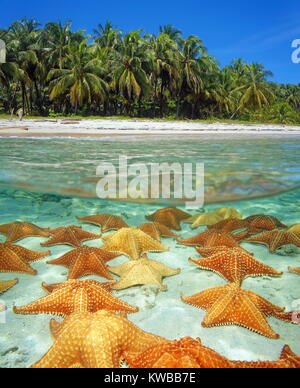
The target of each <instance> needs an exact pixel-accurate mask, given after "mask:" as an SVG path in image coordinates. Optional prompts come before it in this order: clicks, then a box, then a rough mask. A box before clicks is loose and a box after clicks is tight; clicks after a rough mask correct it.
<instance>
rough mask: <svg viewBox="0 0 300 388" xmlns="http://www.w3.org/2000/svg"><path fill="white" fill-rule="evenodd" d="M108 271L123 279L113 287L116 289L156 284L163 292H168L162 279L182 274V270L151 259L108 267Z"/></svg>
mask: <svg viewBox="0 0 300 388" xmlns="http://www.w3.org/2000/svg"><path fill="white" fill-rule="evenodd" d="M108 269H109V271H110V272H112V273H114V274H116V275H118V276H120V277H121V279H120V280H119V281H118V282H117V283H116V284H115V285H114V286H113V288H114V289H123V288H128V287H132V286H135V285H141V284H156V285H158V286H159V288H160V289H161V290H166V289H167V286H165V285H163V284H162V278H163V277H166V276H173V275H176V274H178V273H179V272H180V269H173V268H169V267H167V266H166V265H164V264H162V263H159V262H158V261H155V260H149V259H140V260H134V261H129V262H127V263H124V264H122V265H119V266H117V267H108Z"/></svg>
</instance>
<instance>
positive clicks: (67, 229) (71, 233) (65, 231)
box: [41, 225, 101, 247]
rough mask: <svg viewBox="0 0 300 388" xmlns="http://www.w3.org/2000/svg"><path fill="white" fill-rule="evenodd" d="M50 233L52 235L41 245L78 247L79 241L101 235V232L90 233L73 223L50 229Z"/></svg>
mask: <svg viewBox="0 0 300 388" xmlns="http://www.w3.org/2000/svg"><path fill="white" fill-rule="evenodd" d="M50 233H51V234H52V235H53V237H52V238H50V240H48V241H46V242H45V243H42V244H41V246H42V247H50V246H52V245H71V246H73V247H80V246H81V242H83V241H87V240H94V239H96V238H100V237H101V234H94V233H90V232H87V231H85V230H82V229H81V228H80V227H79V226H74V225H72V226H62V227H59V228H56V229H51V230H50Z"/></svg>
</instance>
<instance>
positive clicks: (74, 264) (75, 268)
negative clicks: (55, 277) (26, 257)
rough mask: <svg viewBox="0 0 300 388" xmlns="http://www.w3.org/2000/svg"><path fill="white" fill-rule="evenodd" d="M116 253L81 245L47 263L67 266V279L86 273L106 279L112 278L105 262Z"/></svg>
mask: <svg viewBox="0 0 300 388" xmlns="http://www.w3.org/2000/svg"><path fill="white" fill-rule="evenodd" d="M117 256H118V255H117V254H115V253H111V252H108V251H104V250H103V249H100V248H91V247H87V246H83V247H80V248H77V249H74V250H72V251H71V252H68V253H66V254H65V255H63V256H62V257H59V258H58V259H55V260H51V261H48V262H47V264H54V265H63V266H65V267H67V268H69V275H68V279H78V278H81V277H82V276H86V275H94V274H95V275H98V276H102V277H104V278H106V279H110V280H112V279H113V278H112V277H111V275H110V274H109V273H108V271H107V269H106V265H105V263H106V262H107V261H109V260H112V259H115V258H116V257H117Z"/></svg>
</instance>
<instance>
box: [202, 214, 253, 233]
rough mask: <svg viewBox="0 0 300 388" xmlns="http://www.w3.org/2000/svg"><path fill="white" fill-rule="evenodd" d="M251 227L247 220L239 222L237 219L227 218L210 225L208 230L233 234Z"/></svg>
mask: <svg viewBox="0 0 300 388" xmlns="http://www.w3.org/2000/svg"><path fill="white" fill-rule="evenodd" d="M248 226H249V225H248V223H247V222H245V220H238V219H237V218H227V219H226V220H223V221H220V222H218V223H216V224H214V225H209V226H208V229H214V230H221V231H222V232H228V233H230V232H233V231H235V230H238V229H245V228H247V227H248Z"/></svg>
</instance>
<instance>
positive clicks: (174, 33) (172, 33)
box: [159, 24, 182, 43]
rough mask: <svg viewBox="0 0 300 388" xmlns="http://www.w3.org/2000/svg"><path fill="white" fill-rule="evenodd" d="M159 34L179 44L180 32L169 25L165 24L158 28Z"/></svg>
mask: <svg viewBox="0 0 300 388" xmlns="http://www.w3.org/2000/svg"><path fill="white" fill-rule="evenodd" d="M159 32H160V34H164V35H168V36H169V38H170V39H172V40H173V41H174V42H177V43H178V42H179V41H180V39H181V36H182V32H181V31H180V30H178V29H177V28H175V27H174V26H172V25H171V24H166V25H164V26H160V27H159Z"/></svg>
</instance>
